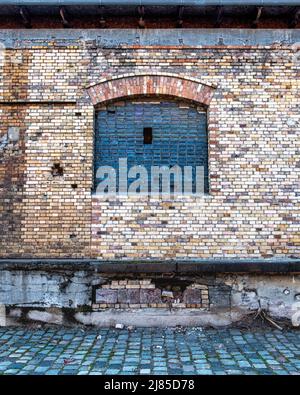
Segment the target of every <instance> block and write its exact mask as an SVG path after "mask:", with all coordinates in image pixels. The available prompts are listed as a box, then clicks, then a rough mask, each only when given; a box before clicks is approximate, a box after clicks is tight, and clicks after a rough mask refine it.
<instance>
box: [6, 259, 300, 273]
mask: <svg viewBox="0 0 300 395" xmlns="http://www.w3.org/2000/svg"><path fill="white" fill-rule="evenodd" d="M0 270H25V271H34V270H45V271H54V270H61V271H66V270H70V271H77V270H88V271H92V272H97V273H107V274H117V273H257V274H259V273H261V274H262V273H282V274H284V273H300V257H299V258H272V259H199V260H189V261H187V260H181V261H180V260H178V261H165V260H164V261H160V260H149V261H145V260H144V261H143V260H137V261H134V260H124V261H120V260H117V261H104V260H95V259H5V258H2V259H0Z"/></svg>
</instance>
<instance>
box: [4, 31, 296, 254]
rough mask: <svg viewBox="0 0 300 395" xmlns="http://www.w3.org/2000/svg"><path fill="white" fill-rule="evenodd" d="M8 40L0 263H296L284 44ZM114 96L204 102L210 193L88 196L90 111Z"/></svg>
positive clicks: (291, 96) (292, 83) (289, 59)
mask: <svg viewBox="0 0 300 395" xmlns="http://www.w3.org/2000/svg"><path fill="white" fill-rule="evenodd" d="M41 34H42V33H41ZM149 34H150V33H149ZM18 40H19V41H18V42H15V43H14V44H11V48H10V49H9V50H7V51H6V55H5V59H4V62H3V65H2V72H1V80H0V94H1V97H0V114H1V121H2V122H1V128H0V139H1V143H0V147H1V148H0V188H1V189H0V217H1V226H0V232H1V238H0V247H1V250H0V253H1V256H19V257H24V256H36V257H42V256H44V257H98V258H106V259H110V258H119V259H123V258H136V259H139V258H154V257H155V258H162V259H164V258H186V257H187V258H208V257H273V256H276V257H281V256H299V252H300V238H299V230H300V225H299V219H298V217H299V211H300V209H299V168H300V167H299V150H300V143H299V120H300V116H299V109H298V106H299V92H300V79H299V64H298V63H297V62H295V57H294V53H293V50H292V48H291V46H290V45H281V46H270V45H266V44H264V45H253V46H251V45H248V46H239V45H231V46H224V45H219V46H218V45H207V46H205V45H199V46H197V45H195V46H187V45H180V44H177V45H170V44H167V45H166V46H157V45H155V43H153V44H152V45H128V44H122V43H119V44H118V45H116V44H114V43H111V44H110V45H106V46H103V45H97V42H96V41H86V42H85V43H84V45H83V42H82V41H78V40H75V39H74V42H70V41H72V40H68V42H65V41H63V40H61V41H60V40H54V39H53V40H52V39H51V38H45V39H41V38H40V37H39V38H38V39H36V40H32V39H27V40H26V39H25V38H19V39H18ZM125 41H126V40H125ZM141 75H143V76H144V77H141ZM155 75H156V76H157V77H155ZM147 76H148V77H147ZM149 76H152V77H149ZM116 77H118V78H119V80H118V81H119V83H120V84H121V85H119V88H118V90H117V91H116V86H117V85H116V84H115V83H114V82H112V81H114V79H115V78H116ZM141 78H142V79H143V81H144V82H145V81H146V80H147V79H148V80H151V81H152V83H148V84H146V85H143V84H141ZM168 79H169V80H168ZM166 81H167V82H168V83H166ZM170 81H172V82H174V83H169V82H170ZM129 82H130V83H129ZM122 84H123V85H122ZM89 87H91V88H89ZM126 87H127V88H126ZM121 88H122V89H123V91H122V89H121ZM124 92H125V94H128V95H132V94H136V95H140V94H145V93H146V94H149V93H150V94H155V95H160V96H159V97H163V95H170V94H172V95H175V96H176V97H177V98H179V99H180V98H182V99H190V100H194V101H195V102H197V103H200V104H204V105H207V106H208V147H209V160H208V163H209V173H210V194H209V195H206V196H203V197H197V198H196V197H193V198H187V197H186V198H182V199H180V200H176V201H170V202H163V201H151V200H148V199H138V200H135V199H131V200H130V199H128V198H127V199H125V198H119V199H112V200H107V199H103V198H100V197H95V196H92V192H91V190H92V186H93V141H94V110H95V107H94V106H98V105H99V104H100V103H102V102H103V101H106V100H109V99H114V98H116V99H117V98H118V97H119V96H122V97H123V98H124ZM126 92H127V93H126ZM11 127H18V128H19V137H18V140H17V141H10V140H9V139H8V133H9V130H10V131H11V129H9V128H11ZM57 166H58V168H60V169H62V171H59V172H56V170H55V169H56V168H57Z"/></svg>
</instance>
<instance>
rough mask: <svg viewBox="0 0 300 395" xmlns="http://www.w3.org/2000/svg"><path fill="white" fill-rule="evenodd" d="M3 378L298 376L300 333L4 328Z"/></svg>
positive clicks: (0, 342)
mask: <svg viewBox="0 0 300 395" xmlns="http://www.w3.org/2000/svg"><path fill="white" fill-rule="evenodd" d="M0 374H39V375H43V374H46V375H51V374H54V375H56V374H83V375H84V374H94V375H97V374H279V375H285V374H300V331H296V330H294V331H292V330H290V331H283V332H280V331H277V330H270V329H268V330H262V329H260V330H254V331H240V330H237V329H230V330H229V329H228V330H212V329H211V330H204V329H203V330H202V329H201V328H191V329H186V330H182V329H146V328H144V329H136V330H133V331H128V330H125V329H124V330H116V329H87V330H83V329H66V328H61V329H55V328H47V329H16V328H0Z"/></svg>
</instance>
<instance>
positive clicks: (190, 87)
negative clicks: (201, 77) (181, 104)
mask: <svg viewBox="0 0 300 395" xmlns="http://www.w3.org/2000/svg"><path fill="white" fill-rule="evenodd" d="M214 90H215V89H214V88H213V87H211V86H209V85H205V84H202V83H201V82H198V81H196V80H190V79H186V78H181V77H175V76H169V75H136V76H127V77H122V78H116V79H112V80H108V81H103V82H100V83H99V84H96V85H93V86H91V87H89V88H88V93H89V96H90V98H91V100H92V103H93V105H94V106H95V105H97V104H99V103H103V102H106V101H110V100H114V99H120V98H124V97H128V96H138V95H167V96H174V97H180V98H182V99H187V100H193V101H195V102H198V103H201V104H204V105H206V106H208V105H209V103H210V101H211V99H212V97H213V93H214Z"/></svg>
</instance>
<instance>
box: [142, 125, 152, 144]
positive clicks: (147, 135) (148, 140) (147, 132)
mask: <svg viewBox="0 0 300 395" xmlns="http://www.w3.org/2000/svg"><path fill="white" fill-rule="evenodd" d="M144 144H152V128H144Z"/></svg>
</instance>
